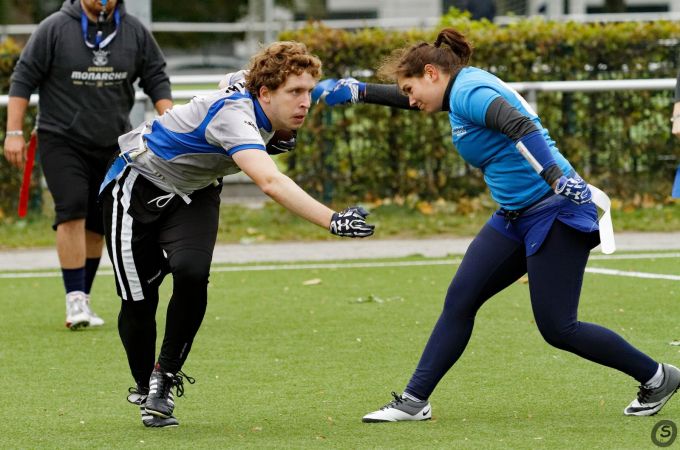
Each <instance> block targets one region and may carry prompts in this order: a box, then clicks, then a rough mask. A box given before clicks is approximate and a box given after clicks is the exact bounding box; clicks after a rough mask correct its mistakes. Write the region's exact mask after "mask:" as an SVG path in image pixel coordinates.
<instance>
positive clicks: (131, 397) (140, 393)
mask: <svg viewBox="0 0 680 450" xmlns="http://www.w3.org/2000/svg"><path fill="white" fill-rule="evenodd" d="M148 395H149V388H148V387H144V386H140V385H139V384H137V385H136V386H135V387H131V388H128V396H127V401H128V402H130V403H132V404H133V405H137V406H139V405H141V404H142V403H144V402H146V397H147V396H148Z"/></svg>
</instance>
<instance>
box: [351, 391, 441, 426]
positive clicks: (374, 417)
mask: <svg viewBox="0 0 680 450" xmlns="http://www.w3.org/2000/svg"><path fill="white" fill-rule="evenodd" d="M392 397H394V400H392V401H391V402H389V403H388V404H386V405H385V406H383V407H382V408H380V409H379V410H377V411H373V412H372V413H369V414H366V415H365V416H364V417H363V418H362V419H361V421H362V422H400V421H403V420H430V419H431V418H432V407H431V406H430V402H426V401H423V402H417V401H415V400H411V399H408V398H404V397H402V396H401V395H398V394H397V393H396V392H392Z"/></svg>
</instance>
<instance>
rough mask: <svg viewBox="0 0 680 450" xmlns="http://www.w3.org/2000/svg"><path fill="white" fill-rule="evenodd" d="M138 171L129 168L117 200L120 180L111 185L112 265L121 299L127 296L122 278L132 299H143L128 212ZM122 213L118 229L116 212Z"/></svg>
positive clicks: (131, 220) (131, 221)
mask: <svg viewBox="0 0 680 450" xmlns="http://www.w3.org/2000/svg"><path fill="white" fill-rule="evenodd" d="M138 175H139V173H138V172H137V171H135V170H131V171H130V173H129V174H128V176H127V177H125V179H124V180H123V186H122V190H123V195H122V197H121V199H120V203H119V201H118V194H119V192H120V189H121V186H120V184H119V182H120V181H116V182H115V185H114V187H113V192H112V193H111V195H113V208H112V214H111V244H112V245H111V247H112V248H111V252H112V254H113V261H112V262H113V267H114V269H115V272H116V279H117V280H118V284H119V285H120V288H121V289H120V290H121V295H122V297H123V300H129V299H128V298H127V289H125V283H124V280H125V279H127V284H128V286H129V287H130V294H131V295H132V300H144V292H143V291H142V283H141V281H140V280H139V276H138V275H137V267H136V266H135V259H134V255H133V253H132V223H133V218H132V216H130V214H128V209H129V208H130V199H131V192H132V187H133V185H134V183H135V180H137V176H138ZM119 211H120V214H122V220H121V227H120V228H121V229H120V230H118V214H119ZM118 234H120V247H119V246H118ZM119 255H120V260H121V261H122V267H120V265H119Z"/></svg>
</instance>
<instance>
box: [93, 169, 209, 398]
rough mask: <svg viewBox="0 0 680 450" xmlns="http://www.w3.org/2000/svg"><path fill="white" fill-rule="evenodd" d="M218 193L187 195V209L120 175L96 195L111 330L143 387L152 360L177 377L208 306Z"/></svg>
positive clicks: (128, 174) (133, 176)
mask: <svg viewBox="0 0 680 450" xmlns="http://www.w3.org/2000/svg"><path fill="white" fill-rule="evenodd" d="M219 193H220V187H215V186H209V187H207V188H204V189H201V190H199V191H196V192H194V193H193V194H192V195H191V196H190V198H191V203H189V204H186V203H185V202H184V200H183V199H182V198H181V197H180V196H178V195H174V196H173V195H172V194H168V193H167V192H164V191H162V190H160V189H159V188H157V187H156V186H155V185H153V184H152V183H151V182H149V181H148V180H146V179H144V178H143V177H142V176H141V175H139V174H138V173H137V172H136V171H134V170H130V169H126V171H125V173H124V175H123V176H122V177H121V179H120V180H118V181H116V182H115V183H113V184H112V186H110V187H109V188H107V190H106V191H105V192H104V193H103V194H102V205H103V209H104V211H103V212H104V224H105V227H106V244H107V248H108V251H109V256H110V258H111V261H112V262H113V265H114V270H115V276H116V288H117V290H118V295H119V296H120V297H121V299H122V302H121V309H120V314H119V316H118V331H119V334H120V338H121V340H122V341H123V346H124V347H125V351H126V353H127V357H128V362H129V364H130V370H131V371H132V376H133V377H134V379H135V381H136V382H137V383H138V384H139V385H141V386H147V385H148V382H149V376H150V375H151V371H152V370H153V367H154V364H155V361H158V362H159V363H160V365H161V367H162V369H163V370H164V371H166V372H171V373H176V372H177V371H179V370H180V369H181V368H182V365H183V363H184V361H185V360H186V358H187V356H188V354H189V351H190V350H191V345H192V343H193V340H194V337H195V336H196V333H197V332H198V329H199V327H200V325H201V322H202V321H203V316H204V315H205V310H206V306H207V294H208V292H207V287H208V277H209V274H210V263H211V261H212V253H213V250H214V247H215V240H216V237H217V227H218V221H219V204H220V198H219ZM168 273H170V274H171V275H172V279H173V292H172V297H171V298H170V302H169V304H168V310H167V317H166V326H165V336H164V338H163V344H162V347H161V350H160V354H159V356H158V359H157V360H156V358H155V356H154V355H155V350H156V319H155V316H156V309H157V307H158V301H159V299H158V287H159V286H160V284H161V281H162V280H163V278H164V276H165V275H166V274H168Z"/></svg>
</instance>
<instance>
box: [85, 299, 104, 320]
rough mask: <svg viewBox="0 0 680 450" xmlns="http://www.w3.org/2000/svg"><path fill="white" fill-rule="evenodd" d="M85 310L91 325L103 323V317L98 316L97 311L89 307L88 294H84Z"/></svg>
mask: <svg viewBox="0 0 680 450" xmlns="http://www.w3.org/2000/svg"><path fill="white" fill-rule="evenodd" d="M85 312H86V313H87V314H88V315H89V316H90V326H91V327H101V326H102V325H104V319H102V318H101V317H99V316H98V315H97V313H96V312H94V311H92V308H90V294H85Z"/></svg>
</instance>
